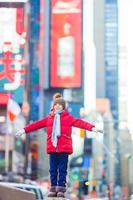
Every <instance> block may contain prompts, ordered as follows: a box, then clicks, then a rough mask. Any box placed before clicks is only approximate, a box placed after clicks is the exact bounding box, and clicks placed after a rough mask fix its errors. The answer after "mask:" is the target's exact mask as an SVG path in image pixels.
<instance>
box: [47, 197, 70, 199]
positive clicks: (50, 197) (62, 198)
mask: <svg viewBox="0 0 133 200" xmlns="http://www.w3.org/2000/svg"><path fill="white" fill-rule="evenodd" d="M45 199H46V200H69V199H66V198H62V197H46V198H45Z"/></svg>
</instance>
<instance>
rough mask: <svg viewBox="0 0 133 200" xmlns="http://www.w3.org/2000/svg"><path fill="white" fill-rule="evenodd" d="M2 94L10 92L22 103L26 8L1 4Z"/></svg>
mask: <svg viewBox="0 0 133 200" xmlns="http://www.w3.org/2000/svg"><path fill="white" fill-rule="evenodd" d="M7 6H8V4H7ZM0 30H1V31H0V92H10V93H12V95H13V98H14V99H15V100H16V101H17V102H18V103H21V102H22V101H23V100H22V98H23V92H24V84H25V61H24V45H25V42H26V30H25V27H24V6H23V5H22V4H20V5H19V6H17V7H3V5H1V4H0Z"/></svg>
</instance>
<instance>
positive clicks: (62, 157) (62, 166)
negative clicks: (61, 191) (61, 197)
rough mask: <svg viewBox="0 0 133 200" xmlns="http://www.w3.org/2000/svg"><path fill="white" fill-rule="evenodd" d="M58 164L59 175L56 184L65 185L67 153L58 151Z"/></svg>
mask: <svg viewBox="0 0 133 200" xmlns="http://www.w3.org/2000/svg"><path fill="white" fill-rule="evenodd" d="M58 160H59V165H58V170H59V177H58V186H63V187H66V176H67V164H68V154H67V153H60V154H59V156H58Z"/></svg>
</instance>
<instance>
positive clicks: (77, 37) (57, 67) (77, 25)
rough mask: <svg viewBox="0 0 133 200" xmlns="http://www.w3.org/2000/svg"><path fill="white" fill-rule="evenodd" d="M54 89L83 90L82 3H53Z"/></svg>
mask: <svg viewBox="0 0 133 200" xmlns="http://www.w3.org/2000/svg"><path fill="white" fill-rule="evenodd" d="M50 47H51V62H50V64H51V66H50V76H51V77H50V85H51V87H63V88H73V87H80V86H81V66H82V0H52V3H51V45H50Z"/></svg>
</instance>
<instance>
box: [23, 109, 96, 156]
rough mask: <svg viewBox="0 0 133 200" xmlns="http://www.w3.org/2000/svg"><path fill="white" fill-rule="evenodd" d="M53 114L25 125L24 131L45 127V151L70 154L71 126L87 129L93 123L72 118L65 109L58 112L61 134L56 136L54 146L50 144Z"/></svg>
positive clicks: (91, 126) (71, 150) (71, 148)
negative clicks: (56, 139)
mask: <svg viewBox="0 0 133 200" xmlns="http://www.w3.org/2000/svg"><path fill="white" fill-rule="evenodd" d="M54 116H55V114H54V113H53V112H51V113H50V114H49V115H48V116H47V117H46V118H44V119H42V120H39V121H36V122H34V123H32V124H30V125H28V126H26V127H25V128H24V129H25V132H26V133H29V132H32V131H35V130H37V129H40V128H44V127H46V129H47V153H51V152H58V153H60V152H65V153H68V154H71V153H72V152H73V147H72V136H71V134H72V126H74V127H78V128H83V129H86V130H88V131H91V129H92V128H93V127H94V125H92V124H90V123H88V122H85V121H83V120H81V119H78V118H74V117H73V116H72V115H70V114H69V113H68V112H67V111H66V110H65V111H64V112H62V113H61V114H60V123H61V136H60V137H59V138H58V143H57V147H56V148H55V147H54V146H53V145H52V141H51V136H52V128H53V122H54Z"/></svg>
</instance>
